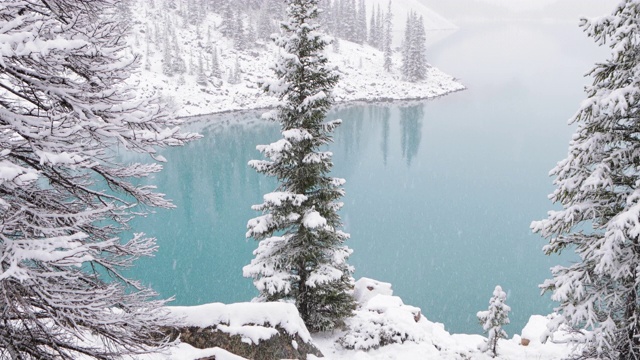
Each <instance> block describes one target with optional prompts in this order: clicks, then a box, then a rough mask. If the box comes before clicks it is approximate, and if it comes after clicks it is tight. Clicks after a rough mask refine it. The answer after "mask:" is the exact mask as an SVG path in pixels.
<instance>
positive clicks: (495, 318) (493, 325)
mask: <svg viewBox="0 0 640 360" xmlns="http://www.w3.org/2000/svg"><path fill="white" fill-rule="evenodd" d="M506 301H507V294H506V293H505V292H504V291H502V287H500V286H499V285H498V286H496V288H495V289H494V290H493V296H492V297H491V299H490V300H489V308H488V309H487V310H485V311H479V312H478V314H477V317H478V320H480V325H482V329H483V330H484V332H485V333H486V334H487V342H486V343H484V344H482V345H481V346H480V350H481V351H482V352H490V353H491V355H492V356H493V357H496V356H498V340H500V339H506V338H507V332H506V331H504V329H503V328H502V327H503V326H505V325H508V324H509V322H510V321H509V312H511V307H509V305H507V304H506V303H505V302H506Z"/></svg>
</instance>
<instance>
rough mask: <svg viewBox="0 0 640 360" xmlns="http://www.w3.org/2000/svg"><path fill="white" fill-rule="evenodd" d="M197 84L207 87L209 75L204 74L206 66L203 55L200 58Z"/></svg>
mask: <svg viewBox="0 0 640 360" xmlns="http://www.w3.org/2000/svg"><path fill="white" fill-rule="evenodd" d="M196 83H197V84H198V85H202V86H207V83H208V81H207V75H206V74H205V72H204V65H203V63H202V54H200V55H199V56H198V72H197V74H196Z"/></svg>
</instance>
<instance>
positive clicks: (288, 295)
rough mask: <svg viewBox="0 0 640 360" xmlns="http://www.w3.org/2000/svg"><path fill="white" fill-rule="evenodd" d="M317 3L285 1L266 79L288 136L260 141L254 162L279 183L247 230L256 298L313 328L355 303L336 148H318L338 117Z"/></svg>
mask: <svg viewBox="0 0 640 360" xmlns="http://www.w3.org/2000/svg"><path fill="white" fill-rule="evenodd" d="M317 2H318V0H287V4H288V9H287V14H288V20H286V21H285V22H283V23H282V31H281V33H282V34H281V35H280V37H279V38H278V39H277V40H276V44H277V45H278V46H279V47H280V48H281V50H282V51H281V55H280V56H279V60H278V61H277V63H276V65H275V67H274V71H275V74H276V77H277V80H275V81H273V82H269V83H266V84H265V89H266V90H267V91H268V92H269V93H270V94H272V95H275V96H277V97H278V98H279V99H280V105H279V106H278V108H277V110H276V111H275V112H272V113H271V114H272V115H273V116H272V118H273V119H274V120H276V121H278V122H280V125H281V129H282V136H283V138H282V139H280V140H279V141H277V142H274V143H272V144H270V145H260V146H258V150H259V151H260V152H262V153H263V154H264V155H265V156H266V157H267V158H268V160H253V161H251V162H250V163H249V165H250V166H251V167H253V168H254V169H256V170H257V171H258V172H260V173H263V174H266V175H268V176H273V177H275V178H277V179H278V181H279V186H278V188H277V189H276V191H274V192H272V193H269V194H266V195H264V202H263V203H262V204H260V205H255V206H254V207H253V209H254V210H256V211H261V212H262V213H263V215H261V216H259V217H256V218H254V219H251V220H250V221H249V222H248V224H247V228H248V231H247V237H253V238H255V239H256V240H260V243H259V245H258V249H257V250H256V251H255V252H254V255H255V258H254V259H253V260H252V261H251V264H249V265H247V266H245V267H244V276H246V277H251V278H253V280H254V284H255V286H256V287H257V289H258V290H259V292H260V296H259V298H258V299H259V300H262V301H293V302H295V304H296V306H297V308H298V310H299V312H300V315H301V317H302V319H303V320H304V321H305V323H306V324H307V327H308V328H309V329H310V330H311V331H323V330H330V329H333V328H336V327H338V326H341V324H342V323H343V320H344V319H345V318H346V317H349V316H351V314H352V312H353V310H354V308H355V300H354V299H353V297H352V295H351V291H352V289H353V278H352V273H353V268H352V267H351V266H349V265H348V264H347V258H348V257H349V255H350V254H351V250H350V249H349V248H348V247H346V246H345V245H344V243H345V241H346V240H347V239H348V237H349V235H348V234H346V233H344V232H343V231H341V230H340V228H341V227H342V223H341V220H340V216H339V215H338V210H339V209H340V208H341V207H342V203H341V202H340V201H339V200H340V198H341V197H342V196H343V195H344V190H343V189H342V185H343V184H344V180H343V179H338V178H334V177H330V176H329V175H328V174H329V172H330V170H331V167H332V161H331V157H332V154H331V153H330V152H327V151H321V150H320V149H321V148H323V147H324V146H326V145H327V144H328V143H330V142H331V141H332V138H331V133H332V131H333V130H334V129H335V128H336V127H337V126H338V125H339V124H340V122H341V121H339V120H334V121H329V122H325V116H326V113H327V111H328V110H329V108H330V107H331V104H332V91H333V88H334V87H335V85H336V83H337V81H338V76H337V75H336V74H335V73H334V72H332V71H331V70H330V69H329V68H328V65H327V58H326V57H325V55H324V49H325V47H326V46H327V45H328V40H327V39H328V38H327V37H325V36H324V35H322V34H321V33H320V32H318V27H319V26H318V24H317V23H316V18H317V15H318V8H317Z"/></svg>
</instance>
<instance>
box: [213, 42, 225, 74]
mask: <svg viewBox="0 0 640 360" xmlns="http://www.w3.org/2000/svg"><path fill="white" fill-rule="evenodd" d="M211 76H213V77H215V78H218V79H220V78H222V72H221V71H220V62H219V60H218V48H217V47H215V46H214V47H213V52H212V53H211Z"/></svg>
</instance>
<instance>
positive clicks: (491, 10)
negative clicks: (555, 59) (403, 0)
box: [420, 0, 619, 25]
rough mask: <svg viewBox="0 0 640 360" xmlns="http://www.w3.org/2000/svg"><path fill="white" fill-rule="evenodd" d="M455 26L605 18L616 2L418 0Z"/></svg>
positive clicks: (577, 0) (585, 0) (607, 0)
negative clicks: (477, 23)
mask: <svg viewBox="0 0 640 360" xmlns="http://www.w3.org/2000/svg"><path fill="white" fill-rule="evenodd" d="M420 1H422V2H423V3H424V4H425V5H427V6H429V7H430V8H432V9H433V10H435V11H436V12H439V13H440V14H441V15H443V16H444V17H446V18H447V19H449V20H451V21H453V22H454V23H456V24H457V25H461V24H464V23H465V22H481V21H517V20H526V21H531V20H549V21H562V22H575V23H576V24H578V22H579V19H580V17H584V16H586V17H593V16H599V15H606V14H609V13H611V12H612V10H613V9H614V8H615V6H616V5H617V4H618V3H619V0H447V1H443V0H420Z"/></svg>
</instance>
